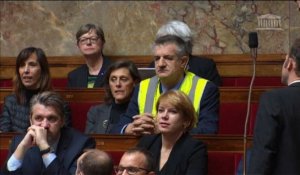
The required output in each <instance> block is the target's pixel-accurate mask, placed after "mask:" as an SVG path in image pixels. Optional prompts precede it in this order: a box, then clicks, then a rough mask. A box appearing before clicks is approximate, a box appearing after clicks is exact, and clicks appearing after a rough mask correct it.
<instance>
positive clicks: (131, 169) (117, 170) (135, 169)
mask: <svg viewBox="0 0 300 175" xmlns="http://www.w3.org/2000/svg"><path fill="white" fill-rule="evenodd" d="M114 169H115V173H116V175H118V174H122V173H123V172H124V170H126V172H127V174H129V175H135V174H136V173H138V172H140V171H146V172H147V173H148V172H150V171H149V170H147V169H144V168H139V167H122V166H115V167H114Z"/></svg>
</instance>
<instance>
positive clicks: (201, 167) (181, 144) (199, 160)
mask: <svg viewBox="0 0 300 175" xmlns="http://www.w3.org/2000/svg"><path fill="white" fill-rule="evenodd" d="M137 146H138V147H143V148H146V149H147V150H149V151H150V152H151V153H152V154H153V156H154V160H156V161H155V162H156V173H157V174H158V175H170V174H172V175H202V174H207V149H206V146H205V144H204V143H203V142H201V141H200V140H196V139H193V138H192V137H191V136H190V135H189V134H183V135H182V136H181V137H180V138H179V140H178V141H177V142H176V144H175V145H174V146H173V149H172V151H171V153H170V155H169V158H168V160H167V162H166V163H165V165H164V166H163V168H162V169H161V171H159V162H160V150H161V146H162V139H161V134H158V135H152V136H149V135H148V136H144V137H142V138H141V139H140V141H139V143H138V145H137Z"/></svg>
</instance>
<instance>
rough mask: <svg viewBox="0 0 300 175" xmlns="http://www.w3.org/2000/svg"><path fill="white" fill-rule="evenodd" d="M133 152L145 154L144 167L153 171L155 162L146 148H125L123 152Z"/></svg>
mask: <svg viewBox="0 0 300 175" xmlns="http://www.w3.org/2000/svg"><path fill="white" fill-rule="evenodd" d="M135 153H140V154H143V155H144V156H145V159H146V162H145V167H144V168H145V169H147V170H148V171H155V169H156V167H155V165H156V164H155V162H154V157H153V154H152V153H151V152H149V151H148V150H147V149H145V148H142V147H135V148H131V149H129V150H127V151H126V152H125V153H124V154H135Z"/></svg>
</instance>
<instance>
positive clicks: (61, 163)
mask: <svg viewBox="0 0 300 175" xmlns="http://www.w3.org/2000/svg"><path fill="white" fill-rule="evenodd" d="M24 136H25V135H21V136H16V137H14V138H13V140H12V143H11V146H10V149H9V154H8V155H9V156H8V158H9V157H10V156H11V155H12V154H13V152H14V151H15V149H16V148H17V146H18V145H19V143H20V142H21V141H22V139H23V138H24ZM95 145H96V144H95V140H94V139H92V138H89V137H87V136H85V135H83V134H82V133H80V132H78V131H76V130H74V129H72V128H63V129H62V130H61V136H60V139H59V143H58V145H57V150H56V153H55V154H56V156H57V157H56V158H55V159H54V160H53V161H52V162H51V163H50V165H49V166H48V167H47V168H45V166H44V163H43V159H42V157H41V155H40V151H39V148H38V147H37V146H35V147H32V148H30V149H29V150H28V151H27V152H26V154H25V157H24V159H23V164H22V166H21V167H20V168H19V169H17V170H16V171H14V172H12V173H11V174H24V175H41V174H47V175H48V174H49V175H58V174H59V175H68V174H75V171H76V167H77V165H76V161H77V158H78V157H79V156H80V155H81V154H82V153H83V150H84V149H87V148H95ZM5 173H7V174H8V170H7V166H6V165H5Z"/></svg>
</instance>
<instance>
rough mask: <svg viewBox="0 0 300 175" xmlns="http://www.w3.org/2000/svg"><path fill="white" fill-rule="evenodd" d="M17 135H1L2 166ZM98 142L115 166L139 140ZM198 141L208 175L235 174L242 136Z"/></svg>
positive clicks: (99, 139)
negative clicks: (202, 145) (204, 152)
mask: <svg viewBox="0 0 300 175" xmlns="http://www.w3.org/2000/svg"><path fill="white" fill-rule="evenodd" d="M14 135H15V133H0V137H1V140H0V155H1V159H0V165H2V164H3V163H4V161H5V159H6V157H7V153H8V152H7V151H8V148H9V144H10V140H11V138H12V137H13V136H14ZM90 136H91V137H93V138H94V139H95V140H96V147H97V149H100V150H104V151H106V152H108V153H109V154H110V155H111V156H112V158H113V160H114V164H118V162H119V160H120V158H121V156H122V154H123V152H124V151H126V150H127V149H129V148H132V147H134V146H135V145H136V144H137V142H138V138H137V137H135V136H129V135H90ZM193 137H194V138H196V139H199V140H202V141H204V143H206V145H207V149H208V174H209V175H217V174H232V175H233V174H234V173H235V170H236V168H237V164H238V162H239V161H240V158H241V157H242V154H243V137H242V136H228V135H227V136H222V135H194V136H193ZM251 143H252V137H249V138H248V146H250V145H251Z"/></svg>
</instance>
